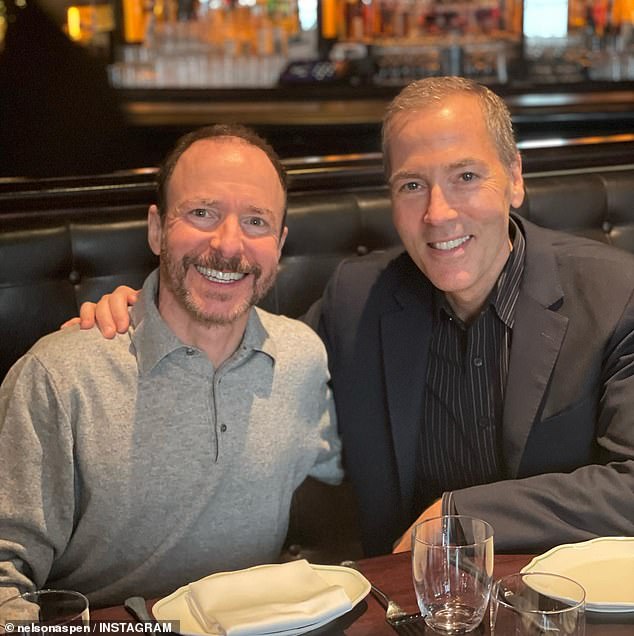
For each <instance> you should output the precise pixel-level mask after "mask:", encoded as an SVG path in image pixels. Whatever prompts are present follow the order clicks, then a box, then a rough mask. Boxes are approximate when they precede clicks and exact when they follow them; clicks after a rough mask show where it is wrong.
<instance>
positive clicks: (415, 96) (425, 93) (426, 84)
mask: <svg viewBox="0 0 634 636" xmlns="http://www.w3.org/2000/svg"><path fill="white" fill-rule="evenodd" d="M456 93H468V94H471V95H474V96H475V97H476V98H477V99H478V101H479V102H480V107H481V108H482V114H483V115H484V121H485V124H486V127H487V129H488V131H489V134H490V135H491V139H492V140H493V143H494V144H495V147H496V149H497V152H498V155H499V157H500V161H501V162H502V164H504V166H505V167H506V168H508V169H509V170H510V169H511V168H512V167H513V166H514V165H515V164H516V163H517V153H518V149H517V144H516V142H515V137H514V135H513V124H512V122H511V114H510V112H509V109H508V108H507V106H506V104H505V103H504V100H502V98H501V97H500V96H499V95H496V94H495V93H494V92H493V91H492V90H490V89H488V88H487V87H486V86H483V85H482V84H478V83H477V82H474V81H473V80H470V79H466V78H464V77H427V78H425V79H422V80H417V81H415V82H412V83H411V84H408V85H407V86H406V87H405V88H404V89H403V90H402V91H401V92H400V93H399V94H398V95H397V96H396V97H395V98H394V99H393V100H392V101H391V102H390V104H389V105H388V107H387V110H386V111H385V115H384V116H383V132H382V145H383V164H384V167H385V174H386V177H387V178H388V179H389V177H390V171H391V165H390V155H389V146H390V142H391V134H392V125H393V123H394V119H395V117H396V116H397V115H399V114H402V113H413V112H417V111H420V110H423V109H424V108H427V107H428V106H432V105H433V104H438V103H440V102H442V100H444V99H445V98H446V97H448V96H450V95H453V94H456Z"/></svg>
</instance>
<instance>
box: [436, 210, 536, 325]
mask: <svg viewBox="0 0 634 636" xmlns="http://www.w3.org/2000/svg"><path fill="white" fill-rule="evenodd" d="M509 238H510V240H511V244H512V249H511V252H510V254H509V257H508V258H507V260H506V263H505V264H504V267H503V268H502V272H501V273H500V276H499V277H498V280H497V282H496V284H495V286H494V287H493V289H492V290H491V293H490V294H489V299H488V300H487V302H486V303H485V308H486V307H488V306H489V305H490V306H492V307H493V308H494V309H495V312H496V313H497V315H498V317H499V318H500V320H501V321H502V322H503V323H504V324H505V325H506V326H507V327H510V328H512V327H513V323H514V322H515V305H516V304H517V299H518V297H519V294H520V283H521V281H522V274H523V273H524V256H525V252H526V239H525V238H524V235H523V234H522V230H521V229H520V227H519V225H518V224H517V223H516V222H515V221H514V220H513V218H512V217H511V218H510V219H509ZM433 298H434V313H435V316H436V318H437V319H438V318H439V317H440V310H443V311H444V312H445V313H446V314H447V315H448V316H450V317H451V318H452V319H453V320H456V321H458V323H459V324H461V325H462V322H461V321H460V319H459V318H457V316H456V315H455V313H454V311H453V309H452V308H451V305H450V304H449V302H448V301H447V297H446V296H445V294H444V293H443V292H441V291H440V290H439V289H437V288H436V287H434V292H433ZM463 326H464V325H463Z"/></svg>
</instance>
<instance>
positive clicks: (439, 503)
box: [82, 77, 634, 554]
mask: <svg viewBox="0 0 634 636" xmlns="http://www.w3.org/2000/svg"><path fill="white" fill-rule="evenodd" d="M383 150H384V161H385V164H386V174H387V177H388V181H389V185H390V190H391V196H392V210H393V219H394V224H395V226H396V229H397V230H398V232H399V236H400V237H401V239H402V242H403V245H404V247H405V251H403V250H402V249H399V250H396V251H392V252H387V253H382V254H370V255H369V256H367V257H365V258H354V259H350V260H346V261H344V262H343V263H342V264H341V265H340V266H339V268H338V269H337V271H336V273H335V275H334V276H333V278H332V280H331V281H330V283H329V285H328V288H327V290H326V292H325V294H324V296H323V298H322V299H321V300H320V301H318V303H317V304H316V305H314V306H313V307H312V308H311V310H310V311H309V313H308V315H307V316H306V320H307V322H309V324H311V325H312V326H313V327H314V328H315V329H316V330H317V331H318V332H319V333H320V335H321V337H322V338H323V340H324V342H325V343H326V347H327V349H328V354H329V361H330V369H331V375H332V382H333V388H334V393H335V401H336V405H337V417H338V423H339V429H340V433H341V435H342V441H343V448H344V456H345V467H346V471H347V474H348V477H349V479H350V480H351V482H352V485H353V488H354V490H355V492H356V494H357V498H358V501H359V508H360V510H359V512H360V520H361V526H362V534H363V537H362V538H363V544H364V548H365V551H366V553H367V554H380V553H384V552H388V551H390V550H391V549H392V546H393V543H394V542H395V541H397V542H398V543H397V545H396V548H395V549H396V550H404V549H408V548H409V545H410V543H409V533H407V532H406V530H407V528H408V527H409V526H411V525H412V524H413V523H415V522H416V521H419V520H421V519H424V518H428V517H431V516H436V515H438V514H441V513H458V514H467V515H474V516H477V517H480V518H483V519H485V520H487V521H489V522H490V523H491V524H492V525H493V527H494V531H495V543H496V549H497V550H502V551H524V552H532V551H537V550H541V549H545V548H549V547H552V546H553V545H556V544H559V543H563V542H573V541H582V540H585V539H590V538H593V537H596V536H601V535H630V534H632V533H634V375H633V374H634V301H633V299H632V294H633V292H634V257H633V256H631V255H629V254H628V253H626V252H621V251H619V250H616V249H614V248H611V247H608V246H606V245H603V244H600V243H597V242H594V241H591V240H588V239H584V238H578V237H574V236H570V235H567V234H562V233H557V232H553V231H550V230H545V229H542V228H538V227H537V226H535V225H533V224H531V223H529V222H528V221H525V220H522V219H521V218H519V217H517V216H514V215H512V214H511V212H510V210H511V208H517V207H519V206H520V205H521V204H522V201H523V199H524V184H523V179H522V164H521V158H520V155H519V153H518V150H517V146H516V144H515V140H514V138H513V131H512V125H511V118H510V115H509V112H508V109H507V108H506V106H505V104H504V102H503V101H502V100H501V99H500V98H499V97H498V96H497V95H495V94H494V93H492V92H491V91H490V90H489V89H487V88H485V87H483V86H480V85H478V84H476V83H474V82H471V81H469V80H464V79H462V78H456V77H452V78H429V79H425V80H420V81H418V82H414V83H413V84H411V85H409V86H408V87H406V88H405V89H404V90H403V91H402V92H401V94H400V95H399V96H397V97H396V98H395V100H394V101H393V102H392V104H391V105H390V106H389V107H388V110H387V114H386V117H385V120H384V127H383ZM556 213H557V210H553V214H556ZM128 292H131V290H129V288H121V289H120V290H119V291H117V292H115V294H114V295H113V297H115V298H114V300H115V302H113V301H112V300H111V301H110V308H111V309H112V311H114V313H115V316H116V324H117V325H118V326H119V328H120V329H121V328H124V327H126V326H127V325H126V324H125V320H126V318H127V312H126V311H125V308H124V304H125V300H126V299H128V300H129V301H130V302H133V301H134V295H133V294H132V295H131V296H129V297H128ZM100 304H101V307H102V310H103V311H105V312H106V313H107V312H108V301H106V302H104V301H102V302H101V303H100ZM93 315H94V310H93V309H92V307H91V306H85V307H82V316H83V318H84V324H85V326H89V325H90V324H91V321H92V316H93ZM106 317H107V316H106V315H105V314H102V317H100V319H101V318H104V319H105V318H106ZM106 322H107V321H106ZM101 328H102V329H103V328H104V325H103V323H101ZM108 328H109V329H110V335H112V334H113V333H114V323H110V324H109V325H108ZM399 537H401V539H400V540H399Z"/></svg>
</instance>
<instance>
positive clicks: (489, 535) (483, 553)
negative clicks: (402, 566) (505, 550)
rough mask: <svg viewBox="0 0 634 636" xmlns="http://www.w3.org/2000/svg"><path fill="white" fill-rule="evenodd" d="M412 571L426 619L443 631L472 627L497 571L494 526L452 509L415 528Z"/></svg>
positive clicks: (463, 630) (479, 617)
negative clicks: (494, 566)
mask: <svg viewBox="0 0 634 636" xmlns="http://www.w3.org/2000/svg"><path fill="white" fill-rule="evenodd" d="M412 576H413V579H414V589H415V591H416V598H417V600H418V606H419V607H420V611H421V613H422V615H423V616H424V617H425V622H426V623H427V625H428V626H429V627H431V628H432V629H434V630H436V631H438V632H442V633H444V634H464V633H466V632H470V631H473V630H474V629H475V628H476V627H477V626H478V625H479V624H480V623H481V622H482V619H483V617H484V614H485V612H486V607H487V603H488V602H489V595H490V593H491V582H492V577H493V528H492V527H491V525H490V524H488V523H487V522H486V521H482V520H481V519H475V518H473V517H467V516H463V515H449V516H443V517H436V518H434V519H429V520H427V521H423V522H422V523H419V524H418V525H416V526H415V527H414V528H413V530H412Z"/></svg>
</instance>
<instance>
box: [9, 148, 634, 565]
mask: <svg viewBox="0 0 634 636" xmlns="http://www.w3.org/2000/svg"><path fill="white" fill-rule="evenodd" d="M153 176H154V173H148V174H145V173H142V174H135V175H127V176H125V177H120V176H117V175H108V176H101V177H94V178H91V179H83V178H82V179H76V180H72V181H70V182H66V181H55V180H53V181H46V182H28V181H20V182H14V183H6V182H4V183H3V182H2V181H1V180H0V334H1V338H2V345H1V347H0V379H1V378H3V377H4V375H5V374H6V372H7V370H8V369H9V367H10V366H11V364H13V362H15V360H16V359H17V358H18V357H19V356H20V355H22V354H23V353H24V352H25V351H26V350H27V349H28V348H29V347H30V346H31V345H32V344H33V343H34V342H35V341H36V340H37V339H38V338H39V337H40V336H42V335H43V334H45V333H48V332H50V331H52V330H55V329H57V327H58V326H59V325H60V324H61V323H62V322H63V321H65V320H66V319H67V318H69V317H71V316H74V315H77V312H78V310H79V305H80V304H81V303H82V302H83V301H84V300H94V299H97V298H98V297H100V296H101V295H102V294H103V293H104V292H106V291H110V290H112V289H113V288H114V287H115V286H116V285H118V284H120V283H127V284H129V285H132V286H137V287H138V286H140V285H141V283H142V281H143V279H144V277H145V276H146V275H147V273H148V272H149V271H150V270H151V269H152V268H153V267H155V265H156V259H155V257H154V256H153V255H152V253H151V252H150V250H149V248H148V246H147V242H146V222H145V216H146V211H147V205H148V203H150V202H151V201H152V187H153ZM525 181H526V193H527V196H526V200H525V203H524V205H523V206H522V208H521V210H520V213H521V214H523V215H524V216H526V217H527V218H529V219H531V220H532V221H534V222H536V223H538V224H540V225H543V226H546V227H551V228H556V229H560V230H567V231H570V232H574V233H579V234H583V235H586V236H588V237H591V238H594V239H597V240H599V241H603V242H606V243H609V244H612V245H614V246H616V247H619V248H622V249H626V250H630V251H633V252H634V164H627V165H620V166H612V167H605V166H604V167H600V166H599V167H585V168H580V169H575V170H568V171H559V172H554V171H548V172H545V173H533V174H527V175H526V177H525ZM381 183H382V178H381V173H380V166H379V165H378V162H377V159H376V158H374V159H373V160H372V161H370V162H367V163H364V162H363V161H361V162H359V161H356V162H355V165H354V166H353V167H350V166H348V167H345V166H339V167H337V168H336V169H335V170H334V171H332V170H331V171H328V170H326V171H325V172H323V171H322V172H319V171H313V175H312V177H311V178H306V175H304V174H303V172H302V169H300V168H297V169H295V170H294V171H293V170H291V192H290V195H289V213H288V227H289V235H288V240H287V242H286V245H285V248H284V253H283V257H282V261H281V265H280V273H279V277H278V280H277V283H276V285H275V287H274V289H273V290H272V291H271V293H270V294H269V296H268V297H267V298H266V299H265V301H264V303H263V305H264V306H265V307H266V308H267V309H269V310H270V311H274V312H278V313H284V314H287V315H290V316H299V315H301V314H302V313H303V312H304V311H305V310H306V309H307V308H308V307H309V306H310V304H311V303H312V302H313V301H314V300H315V299H317V298H318V297H319V295H320V293H321V291H322V289H323V287H324V285H325V283H326V281H327V279H328V277H329V276H330V274H331V273H332V271H333V269H334V268H335V266H336V264H337V263H338V262H339V261H340V260H341V259H342V258H344V257H352V258H356V257H360V256H363V255H364V254H366V253H368V252H369V251H371V250H375V249H385V248H387V247H390V246H393V245H396V244H398V242H399V239H398V236H397V234H396V232H395V231H394V229H393V227H392V224H391V221H390V204H389V198H388V192H387V190H386V188H385V187H384V186H383V185H381ZM606 284H609V281H606ZM328 488H329V487H323V486H320V485H318V484H316V483H310V482H308V483H307V484H306V485H305V487H304V488H302V489H300V491H298V495H297V501H296V505H295V507H294V509H293V515H292V518H291V521H292V524H291V531H290V534H289V540H290V542H291V544H292V543H293V542H295V543H298V544H299V545H296V546H293V545H291V546H290V548H289V550H290V552H289V557H290V558H294V557H296V556H298V555H302V556H309V557H313V558H316V559H317V560H320V561H322V562H328V561H330V562H335V561H337V560H338V559H339V558H343V557H347V558H350V557H354V556H359V553H358V544H357V543H356V534H355V530H354V502H353V500H352V498H351V495H350V492H349V491H347V490H346V489H343V490H340V491H339V492H338V495H337V497H333V496H331V495H332V493H331V492H330V491H329V492H328V493H327V495H328V496H327V498H326V499H324V496H323V495H324V492H323V490H324V489H325V490H328ZM324 501H326V502H327V503H326V504H325V507H323V506H322V507H320V506H319V505H318V503H319V502H324ZM324 545H326V546H328V550H327V552H326V553H324V552H323V551H320V552H317V553H314V552H311V549H310V548H311V546H318V547H321V546H324ZM315 554H317V555H318V556H317V557H315V556H314V555H315Z"/></svg>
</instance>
